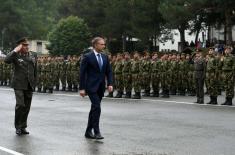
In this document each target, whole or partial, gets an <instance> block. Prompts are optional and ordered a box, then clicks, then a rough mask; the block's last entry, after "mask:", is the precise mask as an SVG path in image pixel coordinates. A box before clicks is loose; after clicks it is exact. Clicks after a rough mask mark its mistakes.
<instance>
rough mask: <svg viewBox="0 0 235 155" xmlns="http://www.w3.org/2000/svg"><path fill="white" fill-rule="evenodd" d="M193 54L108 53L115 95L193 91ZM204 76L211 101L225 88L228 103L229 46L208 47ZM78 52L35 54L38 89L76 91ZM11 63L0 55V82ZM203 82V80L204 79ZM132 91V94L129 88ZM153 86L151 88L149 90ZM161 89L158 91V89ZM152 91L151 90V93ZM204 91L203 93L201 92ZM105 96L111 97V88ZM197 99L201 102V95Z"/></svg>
mask: <svg viewBox="0 0 235 155" xmlns="http://www.w3.org/2000/svg"><path fill="white" fill-rule="evenodd" d="M196 58H197V56H196V54H192V55H190V54H185V53H171V54H167V53H165V54H163V55H161V56H160V55H159V54H158V53H157V52H154V53H152V55H151V54H150V53H148V52H145V53H144V55H141V54H140V53H138V52H134V54H133V56H131V55H130V54H129V53H127V52H125V53H118V54H117V55H115V56H112V55H109V59H110V63H111V66H112V69H113V76H114V83H115V89H116V91H117V94H116V96H115V97H116V98H121V97H123V94H124V92H125V98H134V99H140V98H141V96H142V95H141V90H144V94H143V96H153V97H159V96H160V95H162V97H166V98H168V97H169V96H170V95H182V96H184V95H186V94H188V95H189V96H195V95H196V83H195V71H196V70H197V69H196V67H195V63H194V62H195V60H196ZM203 60H205V67H204V68H205V69H204V70H205V71H204V75H203V80H205V84H206V88H207V90H208V93H209V95H210V98H211V101H210V102H209V103H210V104H217V96H218V95H219V94H221V91H223V90H225V92H226V101H228V102H225V103H229V104H231V102H232V101H231V100H232V98H233V96H234V95H233V94H234V75H235V74H234V71H235V62H234V57H233V56H232V55H231V49H230V48H227V49H226V50H225V55H221V54H219V53H215V52H214V50H213V49H212V48H211V49H210V50H209V52H208V54H207V55H206V57H205V58H203ZM79 68H80V56H68V57H67V59H65V58H64V57H51V56H46V57H44V56H42V57H38V58H37V87H36V88H37V89H36V90H37V91H38V92H44V93H46V92H47V91H48V92H49V93H52V92H53V90H57V91H58V90H59V89H60V88H62V89H61V90H62V91H65V90H68V91H75V92H77V91H78V85H79ZM11 70H12V67H11V66H10V65H7V64H5V63H4V62H3V58H1V59H0V85H9V84H10V81H11V73H12V71H11ZM203 83H204V81H203ZM133 89H134V92H135V93H134V94H133V96H132V90H133ZM228 89H229V90H228ZM151 90H152V92H151ZM160 90H161V93H160ZM150 92H151V93H150ZM203 94H204V93H203ZM107 97H113V92H112V93H109V94H108V96H107ZM199 100H200V101H197V102H199V103H202V101H201V100H203V99H202V98H200V99H199Z"/></svg>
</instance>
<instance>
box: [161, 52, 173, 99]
mask: <svg viewBox="0 0 235 155" xmlns="http://www.w3.org/2000/svg"><path fill="white" fill-rule="evenodd" d="M164 57H165V58H163V60H162V61H161V87H162V95H163V96H162V97H166V98H168V97H169V91H170V81H171V77H170V75H171V74H170V62H169V61H168V58H167V56H164Z"/></svg>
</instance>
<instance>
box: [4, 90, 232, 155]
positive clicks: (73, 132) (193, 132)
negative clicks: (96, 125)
mask: <svg viewBox="0 0 235 155" xmlns="http://www.w3.org/2000/svg"><path fill="white" fill-rule="evenodd" d="M0 98H1V101H0V102H1V103H0V119H1V122H0V133H1V134H0V146H1V147H4V148H6V149H9V150H12V151H16V152H18V153H21V154H24V155H80V154H81V155H106V154H112V155H129V154H130V155H137V154H138V155H140V154H143V155H199V154H204V155H231V154H233V152H234V151H235V147H234V146H235V138H234V137H235V124H234V122H235V108H234V107H226V106H211V105H197V104H193V103H192V102H193V101H194V100H195V97H180V96H175V97H172V98H170V99H162V98H144V99H142V100H127V99H104V100H103V105H102V114H101V124H100V125H101V132H102V134H103V136H104V137H105V139H104V140H102V141H96V140H87V139H85V138H84V132H85V129H86V123H87V116H88V112H89V109H90V102H89V99H88V98H87V97H85V98H81V97H79V96H78V94H77V93H61V92H56V93H55V94H38V93H35V94H34V97H33V102H32V108H31V112H30V115H29V121H28V130H29V131H30V135H27V136H22V137H19V136H17V135H15V129H14V125H13V122H14V106H15V98H14V92H13V91H12V90H11V89H8V88H0ZM206 100H208V97H207V98H206ZM222 101H223V96H221V97H220V98H219V102H222ZM233 102H234V101H233ZM234 103H235V102H234ZM5 154H8V155H9V154H12V153H7V152H6V151H3V150H1V148H0V155H5Z"/></svg>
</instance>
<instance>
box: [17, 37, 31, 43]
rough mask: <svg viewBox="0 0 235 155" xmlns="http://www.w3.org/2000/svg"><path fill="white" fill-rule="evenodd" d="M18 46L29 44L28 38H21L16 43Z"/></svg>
mask: <svg viewBox="0 0 235 155" xmlns="http://www.w3.org/2000/svg"><path fill="white" fill-rule="evenodd" d="M16 44H17V45H19V44H27V45H28V44H29V43H28V38H26V37H23V38H20V39H19V40H18V41H17V42H16Z"/></svg>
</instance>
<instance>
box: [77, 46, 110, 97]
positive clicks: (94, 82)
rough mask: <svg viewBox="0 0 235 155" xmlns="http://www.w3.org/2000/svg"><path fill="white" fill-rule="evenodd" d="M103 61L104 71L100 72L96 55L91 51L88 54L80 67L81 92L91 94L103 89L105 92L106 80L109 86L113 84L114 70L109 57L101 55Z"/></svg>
mask: <svg viewBox="0 0 235 155" xmlns="http://www.w3.org/2000/svg"><path fill="white" fill-rule="evenodd" d="M101 57H102V60H103V66H102V70H100V68H99V65H98V61H97V59H96V56H95V53H94V52H93V50H91V51H90V52H89V53H86V54H85V55H84V56H83V58H82V62H81V66H80V85H79V89H80V90H85V91H86V92H87V93H88V94H89V93H97V91H98V90H100V89H101V88H102V90H103V93H104V91H105V80H106V79H107V85H108V86H111V85H112V83H113V77H112V70H111V66H110V63H109V59H108V56H107V55H104V54H102V53H101Z"/></svg>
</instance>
